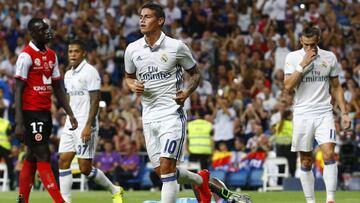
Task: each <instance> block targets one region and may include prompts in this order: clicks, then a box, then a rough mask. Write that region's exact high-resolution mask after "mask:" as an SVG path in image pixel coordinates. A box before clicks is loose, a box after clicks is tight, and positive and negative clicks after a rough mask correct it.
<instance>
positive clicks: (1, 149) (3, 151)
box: [0, 106, 15, 190]
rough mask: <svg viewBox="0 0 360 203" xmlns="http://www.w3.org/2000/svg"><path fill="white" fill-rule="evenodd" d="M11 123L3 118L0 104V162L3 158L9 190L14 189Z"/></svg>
mask: <svg viewBox="0 0 360 203" xmlns="http://www.w3.org/2000/svg"><path fill="white" fill-rule="evenodd" d="M10 131H11V124H10V121H9V120H7V119H6V118H4V108H3V106H0V162H1V158H2V159H4V161H5V163H6V167H7V169H8V174H9V179H10V183H9V186H10V190H14V181H15V179H14V165H13V162H12V158H11V143H10V140H11V134H10Z"/></svg>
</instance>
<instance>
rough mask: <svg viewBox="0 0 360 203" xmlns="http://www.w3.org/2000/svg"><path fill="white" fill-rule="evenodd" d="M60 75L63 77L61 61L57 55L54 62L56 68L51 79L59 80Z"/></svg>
mask: <svg viewBox="0 0 360 203" xmlns="http://www.w3.org/2000/svg"><path fill="white" fill-rule="evenodd" d="M60 77H61V75H60V70H59V62H58V59H57V56H56V55H55V64H54V70H53V72H52V76H51V79H52V80H58V79H60Z"/></svg>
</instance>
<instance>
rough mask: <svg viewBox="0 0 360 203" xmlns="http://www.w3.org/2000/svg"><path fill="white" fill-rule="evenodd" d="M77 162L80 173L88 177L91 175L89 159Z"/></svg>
mask: <svg viewBox="0 0 360 203" xmlns="http://www.w3.org/2000/svg"><path fill="white" fill-rule="evenodd" d="M78 161H79V168H80V172H81V173H82V174H84V175H86V176H88V175H89V174H90V173H91V169H92V164H91V163H92V161H91V159H79V160H78Z"/></svg>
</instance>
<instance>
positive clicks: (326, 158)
mask: <svg viewBox="0 0 360 203" xmlns="http://www.w3.org/2000/svg"><path fill="white" fill-rule="evenodd" d="M323 158H324V161H330V160H334V159H335V152H334V151H332V150H329V151H326V152H323Z"/></svg>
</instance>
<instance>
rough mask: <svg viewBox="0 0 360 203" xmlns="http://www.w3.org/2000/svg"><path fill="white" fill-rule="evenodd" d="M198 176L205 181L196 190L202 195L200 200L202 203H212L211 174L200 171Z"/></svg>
mask: <svg viewBox="0 0 360 203" xmlns="http://www.w3.org/2000/svg"><path fill="white" fill-rule="evenodd" d="M198 174H199V175H200V176H201V178H202V180H203V182H202V184H201V185H198V186H195V189H196V190H197V192H198V193H199V195H200V200H201V202H200V203H210V202H211V191H210V188H209V178H210V172H209V171H208V170H206V169H204V170H201V171H199V172H198Z"/></svg>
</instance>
